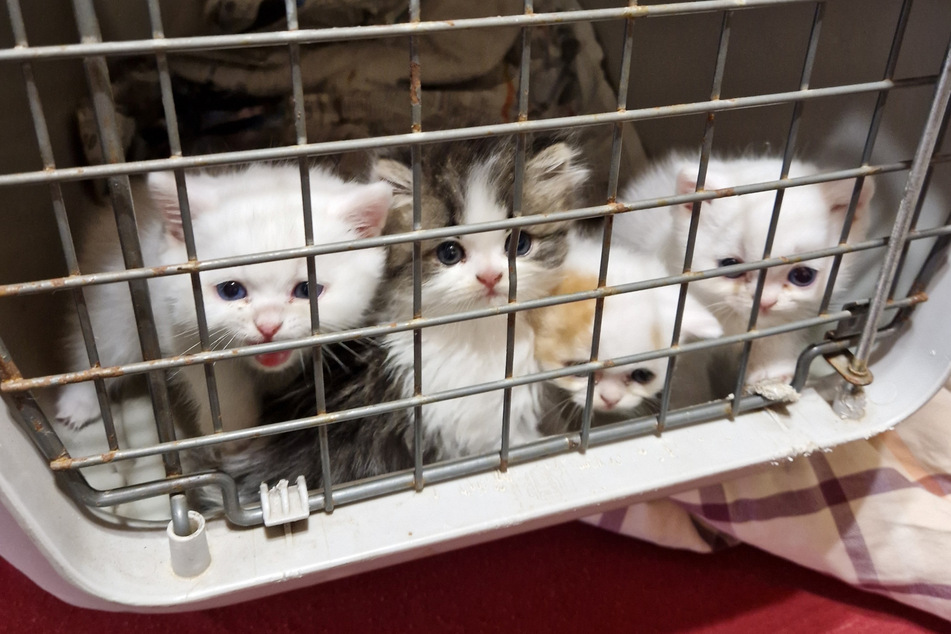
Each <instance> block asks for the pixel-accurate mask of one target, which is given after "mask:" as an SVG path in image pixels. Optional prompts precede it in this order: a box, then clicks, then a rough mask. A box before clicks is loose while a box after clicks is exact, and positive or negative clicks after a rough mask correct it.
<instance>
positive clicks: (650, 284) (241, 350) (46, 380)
mask: <svg viewBox="0 0 951 634" xmlns="http://www.w3.org/2000/svg"><path fill="white" fill-rule="evenodd" d="M939 233H941V230H940V229H939V230H937V232H936V230H929V231H927V232H925V231H922V232H920V236H919V237H920V238H922V239H923V238H929V237H934V236H935V235H938V234H939ZM886 243H887V239H886V238H878V239H874V240H867V241H865V242H861V243H856V244H851V245H838V246H835V247H828V248H826V249H820V250H818V251H810V252H808V253H800V254H798V255H796V256H795V257H788V256H784V257H777V258H770V259H768V260H760V261H756V262H748V263H743V264H735V265H731V266H729V267H719V268H714V269H709V270H706V271H697V272H691V273H689V274H684V275H676V276H670V277H664V278H657V279H655V280H646V281H641V282H632V283H629V284H618V285H615V286H610V287H605V288H602V289H596V290H591V291H581V292H577V293H570V294H565V295H558V296H554V297H546V298H541V299H534V300H523V301H520V302H516V303H513V304H506V305H503V306H498V307H494V308H483V309H478V310H471V311H465V312H459V313H455V314H453V315H446V316H441V317H425V318H419V319H413V320H411V321H408V322H396V323H392V324H386V325H382V326H366V327H363V328H355V329H351V330H347V331H345V332H333V333H324V334H320V335H313V336H311V337H303V338H300V339H297V340H294V341H286V342H272V343H266V344H255V345H253V346H241V347H238V348H229V349H228V350H217V351H211V352H201V353H194V354H187V355H179V356H175V357H165V358H162V359H157V360H155V361H147V362H146V361H140V362H137V363H130V364H125V365H122V366H114V367H106V368H93V369H90V370H87V371H84V372H66V373H62V374H54V375H48V376H44V377H38V378H32V379H23V378H20V379H9V380H6V381H3V382H2V383H0V391H2V392H8V393H9V392H19V391H24V390H29V389H33V388H38V387H49V386H52V385H62V384H65V383H77V382H79V381H84V380H87V379H91V378H95V377H103V378H108V377H114V376H124V375H131V374H141V373H144V372H148V371H150V370H154V369H171V368H176V367H181V366H184V365H195V364H197V363H205V362H208V361H218V360H222V359H232V358H237V357H245V356H253V355H258V354H266V353H271V352H280V351H283V350H295V349H299V348H304V347H309V346H314V345H317V344H328V343H338V342H344V341H352V340H354V339H359V338H364V337H374V336H379V335H386V334H392V333H395V332H405V331H407V330H415V329H422V328H427V327H432V326H441V325H444V324H449V323H455V322H460V321H468V320H471V319H481V318H483V317H491V316H494V315H499V314H508V313H510V312H513V311H523V310H532V309H535V308H544V307H546V306H553V305H556V304H563V303H567V302H573V301H579V300H588V299H597V298H598V297H606V296H608V295H613V294H617V293H627V292H635V291H638V290H644V289H648V288H657V287H659V286H672V285H674V284H681V283H683V282H685V281H699V280H705V279H708V278H711V277H718V276H720V275H724V274H734V273H745V272H747V271H755V270H759V269H762V268H767V267H771V266H780V265H783V264H789V263H790V262H807V261H809V260H814V259H818V258H823V257H828V256H830V255H835V254H837V253H852V252H859V251H865V250H869V249H875V248H881V247H882V246H884V245H885V244H886Z"/></svg>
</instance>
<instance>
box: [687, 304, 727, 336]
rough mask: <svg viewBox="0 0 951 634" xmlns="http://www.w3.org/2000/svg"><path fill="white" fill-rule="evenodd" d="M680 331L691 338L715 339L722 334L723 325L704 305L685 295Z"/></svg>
mask: <svg viewBox="0 0 951 634" xmlns="http://www.w3.org/2000/svg"><path fill="white" fill-rule="evenodd" d="M681 332H682V333H683V334H684V336H686V337H688V338H692V339H717V338H719V337H722V336H723V326H722V325H720V322H719V321H717V318H716V317H714V316H713V313H711V312H710V311H709V310H707V308H706V306H704V305H703V304H701V303H700V302H698V301H697V300H696V299H694V298H693V296H692V295H687V297H686V300H685V301H684V319H683V323H682V324H681Z"/></svg>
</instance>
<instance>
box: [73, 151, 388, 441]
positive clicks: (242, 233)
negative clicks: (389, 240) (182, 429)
mask: <svg viewBox="0 0 951 634" xmlns="http://www.w3.org/2000/svg"><path fill="white" fill-rule="evenodd" d="M186 179H187V185H188V199H189V206H190V209H191V216H192V221H193V229H194V236H195V244H196V250H197V256H198V258H199V259H202V260H208V259H214V258H223V257H229V256H238V255H246V254H252V253H258V252H265V251H273V250H278V249H287V248H293V247H300V246H304V223H303V206H302V202H301V189H300V172H299V169H298V167H297V166H296V165H289V164H288V165H260V164H259V165H253V166H251V167H249V168H247V169H242V170H232V171H227V172H220V173H188V174H187V176H186ZM310 185H311V205H312V215H313V223H314V234H315V241H316V242H317V243H318V244H325V243H332V242H337V241H341V240H351V239H356V238H361V237H369V236H375V235H379V233H380V232H381V230H382V227H383V224H384V222H385V219H386V215H387V211H388V209H389V205H390V201H391V197H392V192H391V189H390V187H389V185H387V184H385V183H375V184H358V183H348V182H344V181H342V180H341V179H339V178H338V177H336V176H334V175H333V174H331V173H329V172H327V171H324V170H322V169H316V168H315V169H311V171H310ZM133 198H134V202H135V205H136V217H137V220H138V230H139V238H140V241H141V245H142V254H143V259H144V262H145V265H146V266H162V265H170V264H180V263H183V262H186V261H187V256H186V252H185V244H184V241H183V240H184V238H183V234H182V224H181V212H180V210H179V206H178V197H177V193H176V187H175V180H174V177H173V176H172V174H171V173H168V172H161V173H153V174H150V175H149V176H148V178H147V179H146V180H145V182H144V183H136V184H135V186H134V187H133ZM90 229H91V230H90V231H89V233H88V235H87V237H86V240H85V241H84V243H83V249H82V252H83V255H84V266H83V270H84V271H85V272H95V271H115V270H121V269H123V263H122V262H123V261H122V257H121V254H120V250H119V244H118V240H117V236H116V231H115V223H114V221H113V220H112V218H111V211H110V210H107V209H102V210H100V213H99V216H98V217H97V219H96V221H95V223H94V225H93V226H92V227H90ZM384 257H385V255H384V252H383V249H381V248H376V249H364V250H357V251H345V252H342V253H334V254H328V255H320V256H317V258H316V269H317V281H318V283H319V285H320V288H318V289H310V288H308V284H307V267H306V260H305V259H303V258H299V259H293V260H281V261H276V262H267V263H261V264H252V265H245V266H238V267H232V268H226V269H216V270H209V271H205V272H202V273H201V274H200V278H201V290H202V296H203V300H204V306H205V313H206V316H207V323H208V329H209V333H210V337H211V341H212V347H213V348H214V349H222V348H233V347H238V346H245V345H251V344H257V343H264V342H269V341H286V340H290V339H294V338H297V337H303V336H307V335H309V334H310V332H311V321H310V306H309V301H308V295H309V293H311V292H317V293H319V294H320V295H319V296H320V300H319V307H320V325H321V329H322V330H339V329H343V328H349V327H353V326H357V325H359V324H360V323H361V321H362V319H363V316H364V313H365V312H366V310H367V309H368V307H369V304H370V301H371V299H372V297H373V295H374V293H375V291H376V287H377V284H378V282H379V279H380V276H381V274H382V269H383V264H384ZM149 291H150V295H151V299H152V311H153V314H154V317H155V324H156V328H157V330H158V336H159V343H160V346H161V349H162V353H163V355H178V354H183V353H187V352H197V351H199V350H200V346H199V340H198V328H197V321H196V317H195V305H194V300H193V294H192V290H191V281H190V278H189V276H187V275H175V276H168V277H161V278H156V279H153V280H150V281H149ZM84 293H85V295H86V300H87V304H88V307H89V314H90V318H91V321H92V326H93V330H94V332H95V335H96V343H97V346H98V350H99V355H100V359H101V364H102V365H103V366H111V365H119V364H125V363H132V362H136V361H140V360H141V359H142V356H141V351H140V348H139V340H138V335H137V332H136V329H135V321H134V319H133V313H132V303H131V298H130V294H129V291H128V288H127V286H126V285H125V284H110V285H99V286H92V287H89V288H87V289H85V290H84ZM71 325H72V326H73V327H72V329H71V332H70V333H69V339H68V351H69V354H70V357H71V360H70V367H71V368H72V369H80V368H84V367H88V362H87V359H86V355H85V350H84V346H83V343H82V338H81V336H80V333H79V331H78V328H77V327H76V326H75V323H73V324H71ZM302 364H303V360H302V352H301V351H285V352H275V353H269V354H261V355H257V356H253V357H244V358H241V359H234V360H228V361H219V362H217V363H216V364H215V371H216V379H217V386H218V391H219V401H220V404H221V411H222V420H223V425H224V427H225V429H240V428H244V427H249V426H252V425H255V424H257V422H258V417H259V404H258V400H259V396H260V391H261V389H262V388H267V389H274V388H276V387H280V386H281V385H283V384H285V383H286V382H288V381H289V380H291V379H292V378H293V377H294V376H296V374H297V373H298V372H299V371H300V369H301V367H302ZM170 375H171V376H172V377H173V380H175V381H177V382H179V383H181V385H182V386H183V387H184V390H183V392H184V394H185V397H186V399H187V400H188V401H189V403H190V405H191V406H192V407H193V408H194V409H195V410H197V414H196V417H195V420H196V421H197V431H198V432H200V433H210V432H211V431H212V429H213V428H212V420H211V411H210V406H209V401H208V395H207V389H206V387H205V378H204V370H203V367H202V366H200V365H196V366H188V367H184V368H181V369H180V370H179V371H177V372H172V373H170ZM56 416H57V420H58V421H59V422H60V423H63V424H65V425H67V426H69V427H72V428H79V427H82V426H84V425H86V424H87V423H89V422H90V421H92V420H95V419H97V418H98V417H99V416H100V410H99V404H98V401H97V398H96V394H95V390H94V387H93V385H92V383H76V384H71V385H67V386H65V387H64V388H63V389H62V391H61V392H60V395H59V400H58V403H57V411H56ZM192 431H195V430H192Z"/></svg>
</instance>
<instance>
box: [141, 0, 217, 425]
mask: <svg viewBox="0 0 951 634" xmlns="http://www.w3.org/2000/svg"><path fill="white" fill-rule="evenodd" d="M148 8H149V22H150V23H151V25H152V37H153V38H158V39H161V38H164V37H165V31H164V28H163V26H162V13H161V10H160V8H159V2H158V0H148ZM155 63H156V66H157V67H158V74H159V90H160V92H161V95H162V112H163V114H164V115H165V129H166V135H167V137H168V146H169V150H170V155H171V157H172V158H180V157H181V156H182V144H181V139H180V138H179V134H178V115H177V113H176V111H175V96H174V93H173V91H172V78H171V74H170V73H169V69H168V58H167V56H166V55H165V54H164V53H157V54H156V56H155ZM175 189H176V192H177V194H178V207H179V211H180V213H181V217H182V236H183V238H184V242H185V254H186V256H187V257H188V261H189V262H197V261H198V251H197V248H196V246H195V232H194V229H193V226H192V217H191V206H190V205H189V202H188V186H187V184H186V181H185V171H184V170H182V169H177V170H175ZM190 277H191V280H190V281H191V287H192V301H193V302H194V304H195V318H196V321H197V325H198V342H199V345H200V346H201V349H202V351H205V352H207V351H209V350H211V349H212V345H211V337H210V335H209V332H208V318H207V316H206V314H205V301H204V294H203V293H202V287H201V277H200V275H199V274H198V273H191V274H190ZM204 372H205V386H206V390H207V393H208V404H209V409H210V412H211V423H212V428H213V429H214V431H215V432H219V433H220V432H221V431H222V430H223V423H222V420H221V404H220V402H219V399H218V382H217V379H216V377H215V366H214V364H213V363H206V364H205V367H204Z"/></svg>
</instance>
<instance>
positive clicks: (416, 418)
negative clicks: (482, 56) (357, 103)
mask: <svg viewBox="0 0 951 634" xmlns="http://www.w3.org/2000/svg"><path fill="white" fill-rule="evenodd" d="M409 21H410V24H413V25H418V24H420V21H421V16H420V4H419V0H409ZM421 73H422V69H421V68H420V65H419V40H418V38H417V36H416V35H415V34H414V35H412V36H411V37H410V38H409V103H410V118H411V122H410V136H413V137H416V138H418V137H419V135H421V134H422V133H423V105H422V104H423V95H422V92H423V84H422V74H421ZM422 151H423V150H422V146H420V145H418V144H414V145H412V147H411V149H410V153H411V154H410V169H411V170H412V173H413V191H412V195H413V231H419V230H421V229H422V227H423V220H422V218H423V211H422V205H423V203H422V196H423V194H422V187H423V168H422V155H421V153H422ZM422 315H423V252H422V242H421V241H420V240H418V239H416V240H413V320H414V321H415V320H418V319H420V318H422ZM422 393H423V331H422V329H421V328H414V329H413V395H414V396H416V397H418V396H421V395H422ZM423 431H424V430H423V407H422V405H421V404H420V405H416V406H414V407H413V488H414V489H415V490H416V491H422V490H423V487H424V486H425V480H424V479H423V443H424V434H423Z"/></svg>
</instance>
